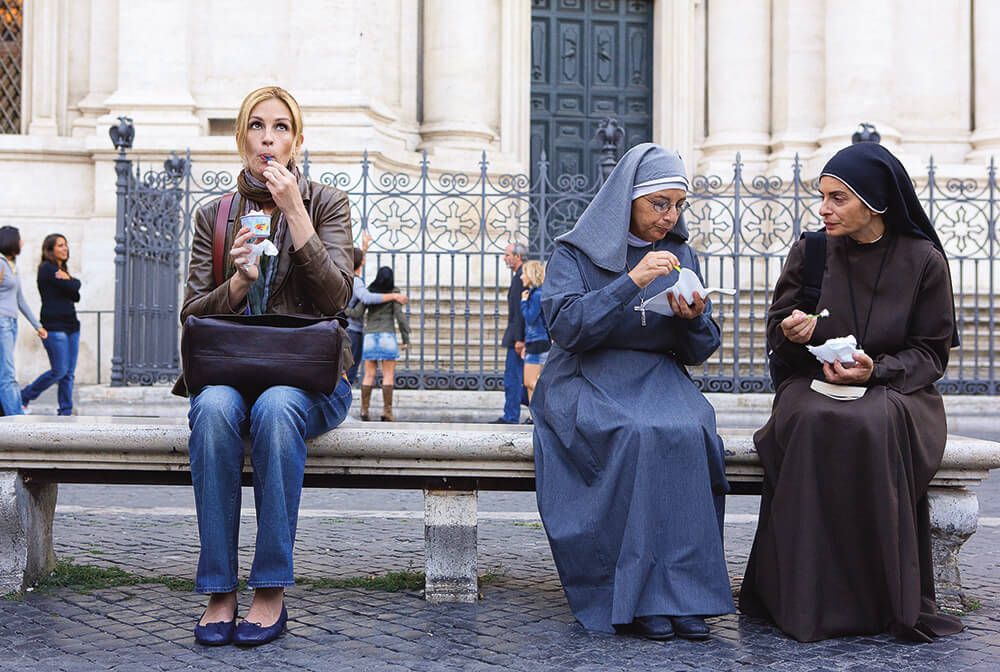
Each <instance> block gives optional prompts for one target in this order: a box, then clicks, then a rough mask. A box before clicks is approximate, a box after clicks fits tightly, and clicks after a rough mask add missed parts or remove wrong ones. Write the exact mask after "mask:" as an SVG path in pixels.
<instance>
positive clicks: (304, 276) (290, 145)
mask: <svg viewBox="0 0 1000 672" xmlns="http://www.w3.org/2000/svg"><path fill="white" fill-rule="evenodd" d="M302 140H303V136H302V113H301V111H300V110H299V106H298V103H296V102H295V99H294V98H293V97H292V96H291V94H289V93H288V92H287V91H285V90H284V89H281V88H278V87H275V86H268V87H264V88H261V89H257V90H255V91H253V92H251V93H250V94H249V95H248V96H247V97H246V98H245V99H244V101H243V104H242V105H241V106H240V111H239V115H238V116H237V119H236V144H237V148H238V149H239V153H240V157H241V159H242V160H243V166H244V167H243V170H242V172H240V174H239V177H238V180H237V184H238V191H239V193H238V195H237V196H236V198H235V207H236V213H237V214H238V215H244V214H247V213H248V212H250V211H263V212H264V213H266V214H269V215H271V227H270V239H271V242H272V243H273V244H274V246H275V247H276V248H277V250H278V254H277V255H276V256H261V257H260V258H258V259H256V260H253V261H252V262H251V254H250V249H249V247H248V243H249V240H250V235H251V234H250V228H249V227H247V226H241V225H240V224H239V218H238V217H237V218H235V219H233V220H232V221H231V222H230V224H229V227H228V230H227V235H226V245H224V247H223V249H224V250H228V253H226V254H223V255H222V257H223V259H222V262H223V266H222V270H223V278H224V279H223V281H222V283H221V284H219V283H218V282H217V281H216V278H215V273H214V263H213V241H214V229H215V222H216V215H217V213H218V211H219V207H220V203H221V200H222V199H216V200H215V201H213V202H211V203H209V204H207V205H205V206H204V207H202V208H201V209H199V210H198V213H197V217H196V222H195V227H194V235H193V238H192V241H191V262H190V264H189V273H188V281H187V289H186V293H185V296H184V305H183V308H182V310H181V315H180V318H181V322H182V323H183V322H184V320H185V319H187V317H188V316H189V315H198V316H201V315H211V314H218V313H247V314H253V315H258V314H265V313H268V314H275V313H277V314H291V313H297V314H306V315H317V316H333V315H337V314H338V313H340V312H341V311H342V310H344V308H345V307H346V306H347V303H348V302H349V301H350V299H351V286H352V277H353V273H352V272H351V271H352V268H353V266H352V265H351V262H352V256H353V254H352V251H353V245H352V242H351V241H352V236H351V216H350V205H349V203H348V199H347V194H345V193H344V192H343V191H340V190H339V189H336V188H334V187H330V186H325V185H321V184H318V183H316V182H310V181H309V180H306V179H305V178H304V177H302V175H301V173H300V172H299V170H298V168H297V167H296V165H295V161H294V156H295V154H296V152H297V150H298V149H299V148H300V146H301V145H302ZM344 342H345V348H344V353H343V357H344V360H343V361H344V362H345V363H346V365H350V363H351V353H350V344H349V342H348V339H347V338H346V337H345V338H344ZM234 354H236V355H238V354H239V353H234ZM238 365H239V366H247V367H252V366H253V365H254V363H253V361H245V362H240V363H239V364H238ZM183 383H184V381H183V378H182V379H181V380H180V381H178V384H177V386H175V388H174V391H175V392H176V393H179V394H184V393H186V388H185V387H184V384H183ZM350 404H351V387H350V384H349V383H348V382H347V378H346V377H342V379H341V380H340V382H339V383H338V385H337V387H336V389H335V390H334V391H333V392H332V393H331V394H329V395H324V394H319V393H314V392H306V391H305V390H302V389H299V388H295V387H289V386H284V385H276V386H273V387H269V388H267V389H266V390H264V392H262V393H260V394H259V395H247V394H243V393H241V392H240V391H239V390H237V389H235V388H233V387H230V386H227V385H212V386H208V387H205V388H203V389H202V390H200V391H199V392H198V393H197V395H195V396H193V397H192V398H191V410H190V412H189V413H188V421H189V424H190V426H191V438H190V439H189V441H188V453H189V456H190V460H191V480H192V482H193V485H194V496H195V507H196V509H197V513H198V534H199V537H200V539H201V555H200V557H199V560H198V571H197V574H196V577H195V590H196V591H197V592H199V593H207V594H208V595H209V596H210V597H209V601H208V606H207V608H206V609H205V613H204V615H203V616H202V618H201V620H200V621H199V623H198V625H197V626H196V627H195V639H196V640H197V641H198V642H199V643H201V644H207V645H219V644H227V643H229V642H233V643H235V644H238V645H243V646H252V645H256V644H263V643H265V642H269V641H271V640H272V639H274V638H275V637H277V636H279V635H280V634H281V633H282V631H283V630H284V627H285V622H286V620H287V619H288V612H287V610H286V608H285V605H284V590H285V587H287V586H293V585H295V579H294V576H295V574H294V570H293V565H292V549H293V546H294V544H295V528H296V523H297V520H298V511H299V498H300V496H301V494H302V479H303V474H304V470H305V461H306V439H309V438H312V437H314V436H317V435H319V434H323V433H324V432H327V431H329V430H331V429H333V428H334V427H336V426H337V425H339V424H340V423H341V422H343V420H344V418H345V417H346V416H347V410H348V408H349V407H350ZM245 436H249V438H250V461H251V463H252V465H253V487H254V505H255V507H256V511H257V539H256V544H255V547H254V557H253V565H252V566H251V568H250V576H249V579H248V580H247V586H249V587H250V588H252V589H253V590H254V597H253V603H252V604H251V605H250V609H249V611H248V612H247V614H246V616H245V617H244V619H243V621H242V622H241V623H240V624H239V625H238V626H236V616H237V594H236V590H237V587H238V585H239V573H238V560H239V554H238V549H239V528H240V494H241V488H240V484H241V477H242V473H243V461H244V455H243V450H244V448H243V446H244V437H245Z"/></svg>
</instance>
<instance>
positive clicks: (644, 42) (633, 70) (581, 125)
mask: <svg viewBox="0 0 1000 672" xmlns="http://www.w3.org/2000/svg"><path fill="white" fill-rule="evenodd" d="M652 23H653V3H652V1H651V0H532V15H531V165H532V171H537V170H538V161H539V160H540V159H541V153H542V150H544V151H545V154H546V156H547V158H548V160H549V171H548V173H549V176H550V177H553V178H554V177H555V176H558V175H562V174H567V173H569V174H581V173H582V174H584V175H586V176H587V177H588V178H590V179H595V178H596V177H597V175H598V173H599V172H600V171H599V166H598V159H599V152H600V148H601V146H600V143H598V142H597V141H595V140H594V134H595V132H596V131H597V125H598V124H599V123H600V122H601V120H602V119H605V118H608V117H611V118H614V119H617V120H618V122H619V124H620V125H621V126H622V127H624V129H625V141H624V143H622V145H621V146H622V147H623V148H628V147H632V146H633V145H636V144H638V143H640V142H648V141H649V140H650V139H651V138H652V77H653V66H652V56H653V29H652Z"/></svg>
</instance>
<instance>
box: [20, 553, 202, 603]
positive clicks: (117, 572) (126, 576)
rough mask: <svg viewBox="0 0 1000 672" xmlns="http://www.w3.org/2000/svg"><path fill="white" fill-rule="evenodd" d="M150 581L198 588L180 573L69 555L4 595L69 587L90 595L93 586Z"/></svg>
mask: <svg viewBox="0 0 1000 672" xmlns="http://www.w3.org/2000/svg"><path fill="white" fill-rule="evenodd" d="M150 583H159V584H162V585H164V586H166V587H167V588H168V589H170V590H179V591H180V590H183V591H193V590H194V580H192V579H184V578H181V577H177V576H139V575H137V574H131V573H129V572H126V571H124V570H122V569H118V568H117V567H91V566H89V565H78V564H76V563H74V562H73V558H67V559H65V560H60V561H59V562H58V563H57V564H56V568H55V569H54V570H52V572H50V573H49V574H48V575H46V576H44V577H42V579H41V580H39V582H38V583H37V584H35V585H34V586H33V587H32V588H30V589H28V591H18V592H13V593H8V594H6V595H4V596H3V599H5V600H17V601H20V600H23V599H24V593H25V592H29V591H31V590H37V591H41V592H46V591H49V590H55V589H57V588H69V589H71V590H75V591H77V592H78V593H83V594H84V595H86V594H87V593H89V592H90V591H92V590H99V589H101V588H117V587H120V586H138V585H143V584H150Z"/></svg>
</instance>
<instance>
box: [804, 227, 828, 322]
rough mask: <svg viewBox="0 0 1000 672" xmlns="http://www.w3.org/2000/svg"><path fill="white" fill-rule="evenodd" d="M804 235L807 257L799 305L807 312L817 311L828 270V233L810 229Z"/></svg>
mask: <svg viewBox="0 0 1000 672" xmlns="http://www.w3.org/2000/svg"><path fill="white" fill-rule="evenodd" d="M802 237H803V238H804V239H805V241H806V258H805V264H804V266H805V268H804V270H803V277H802V287H801V288H800V289H799V296H798V299H799V301H798V303H799V306H798V307H799V309H800V310H802V311H805V312H807V313H815V312H816V306H817V304H818V303H819V295H820V292H821V291H822V290H823V273H824V272H825V271H826V233H825V232H823V231H809V232H806V233H803V234H802Z"/></svg>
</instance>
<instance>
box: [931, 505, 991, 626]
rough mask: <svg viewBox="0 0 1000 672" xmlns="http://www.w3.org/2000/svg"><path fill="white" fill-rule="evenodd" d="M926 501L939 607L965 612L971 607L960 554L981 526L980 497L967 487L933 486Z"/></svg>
mask: <svg viewBox="0 0 1000 672" xmlns="http://www.w3.org/2000/svg"><path fill="white" fill-rule="evenodd" d="M927 501H928V504H929V508H930V519H931V521H930V522H931V553H932V555H933V556H934V589H935V591H936V593H937V601H938V606H939V607H946V608H949V609H958V610H961V611H965V610H966V609H968V608H969V607H970V606H971V605H970V604H969V600H968V599H967V598H966V596H965V592H964V591H963V590H962V575H961V573H960V572H959V569H958V554H959V551H961V550H962V544H964V543H965V542H966V541H968V539H969V537H971V536H972V535H973V534H974V533H975V531H976V528H977V526H978V520H979V498H978V497H976V493H974V492H972V491H970V490H967V489H965V488H944V487H934V486H931V487H930V488H929V490H928V492H927Z"/></svg>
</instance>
